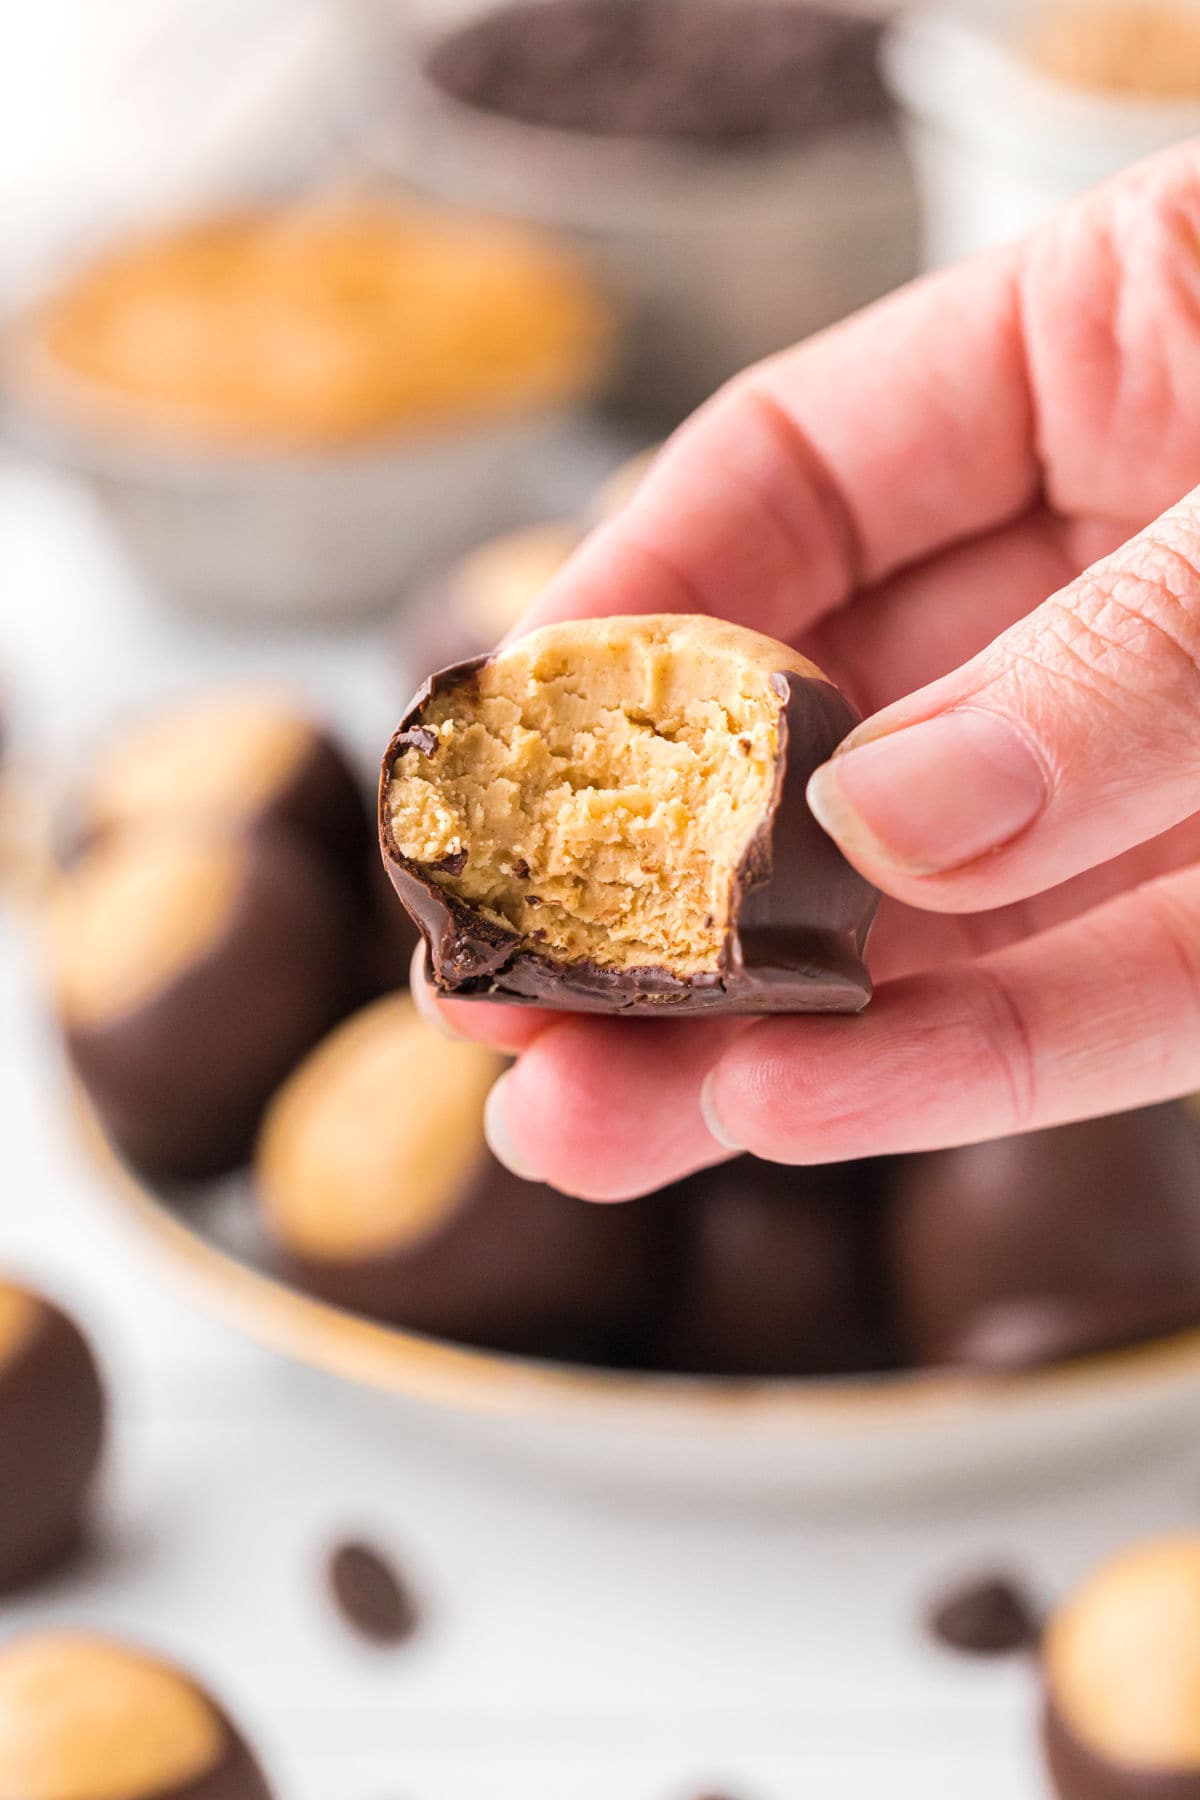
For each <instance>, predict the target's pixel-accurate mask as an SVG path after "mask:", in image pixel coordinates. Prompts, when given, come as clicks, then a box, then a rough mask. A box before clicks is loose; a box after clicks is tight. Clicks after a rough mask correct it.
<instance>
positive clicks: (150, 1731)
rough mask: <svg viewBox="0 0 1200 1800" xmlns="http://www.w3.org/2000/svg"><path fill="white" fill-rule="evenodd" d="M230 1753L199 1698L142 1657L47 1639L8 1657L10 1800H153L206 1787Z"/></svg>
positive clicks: (0, 1711) (51, 1635)
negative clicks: (207, 1777) (203, 1781)
mask: <svg viewBox="0 0 1200 1800" xmlns="http://www.w3.org/2000/svg"><path fill="white" fill-rule="evenodd" d="M224 1749H225V1732H224V1729H223V1727H222V1725H221V1722H220V1720H219V1718H218V1717H217V1715H216V1713H215V1712H214V1711H213V1709H212V1707H211V1706H210V1705H209V1703H208V1701H207V1700H206V1699H205V1698H204V1696H203V1694H201V1693H200V1691H199V1689H198V1688H196V1687H195V1686H193V1684H192V1683H191V1682H189V1681H188V1680H186V1678H185V1677H184V1676H182V1675H181V1674H179V1673H178V1671H177V1670H175V1669H171V1668H168V1667H165V1666H164V1665H163V1664H161V1663H158V1662H155V1661H153V1660H152V1659H151V1658H150V1657H148V1656H145V1655H142V1654H140V1653H139V1652H137V1651H135V1650H130V1649H127V1648H125V1647H124V1646H123V1645H121V1644H116V1643H111V1642H109V1641H107V1640H106V1639H104V1638H98V1637H87V1636H82V1635H79V1636H76V1635H74V1634H68V1633H58V1632H46V1633H44V1634H39V1635H38V1636H36V1637H28V1638H22V1639H19V1640H18V1641H17V1642H16V1643H13V1644H11V1645H9V1646H8V1647H7V1648H6V1649H4V1650H2V1651H0V1794H3V1795H4V1796H5V1797H6V1800H8V1797H9V1796H11V1800H18V1796H19V1800H150V1796H152V1795H157V1794H161V1793H164V1792H169V1791H172V1790H174V1789H175V1788H181V1787H184V1786H186V1785H187V1784H189V1783H190V1782H192V1781H194V1780H196V1778H197V1777H198V1776H200V1775H203V1774H204V1773H205V1772H206V1771H207V1770H209V1769H211V1768H212V1767H214V1765H215V1764H216V1763H217V1762H218V1761H219V1760H220V1758H221V1757H222V1755H223V1753H224Z"/></svg>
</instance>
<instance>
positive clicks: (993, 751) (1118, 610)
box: [809, 490, 1200, 912]
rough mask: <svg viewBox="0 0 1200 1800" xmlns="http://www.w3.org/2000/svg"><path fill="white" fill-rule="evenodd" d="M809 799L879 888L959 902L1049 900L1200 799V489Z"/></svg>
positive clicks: (910, 711)
mask: <svg viewBox="0 0 1200 1800" xmlns="http://www.w3.org/2000/svg"><path fill="white" fill-rule="evenodd" d="M969 603H970V596H969V595H966V596H964V604H968V605H969ZM809 803H810V805H811V806H812V809H813V811H814V813H815V814H816V816H817V818H818V819H819V820H820V822H821V824H822V825H823V826H824V827H825V829H826V831H828V832H829V833H830V835H831V836H832V837H834V838H836V839H837V841H838V843H839V844H840V845H841V846H842V848H843V850H844V851H845V852H846V854H847V856H849V858H850V859H851V861H852V862H854V863H855V864H856V865H857V866H858V867H859V868H860V869H862V870H863V872H864V873H866V874H868V875H869V876H870V877H871V879H872V880H873V881H875V882H876V883H877V885H878V886H880V887H882V888H885V889H886V890H887V891H888V892H889V893H891V894H894V895H896V896H897V897H898V898H900V899H902V900H907V901H909V902H910V903H911V904H913V905H916V906H921V907H926V908H931V909H934V910H939V911H945V912H959V911H962V912H966V911H977V910H982V909H985V908H989V907H994V906H1002V905H1006V904H1008V903H1009V902H1010V901H1015V900H1021V899H1024V898H1026V897H1027V896H1028V895H1030V894H1034V893H1040V892H1041V891H1043V890H1044V889H1046V888H1049V887H1053V886H1054V885H1056V884H1057V883H1058V882H1060V881H1065V880H1067V879H1068V878H1069V877H1070V876H1072V875H1077V874H1079V873H1080V872H1081V871H1082V870H1084V869H1088V868H1092V867H1094V866H1095V865H1096V864H1098V863H1102V862H1107V861H1108V860H1109V859H1110V858H1112V857H1114V856H1117V855H1119V854H1120V853H1121V852H1122V851H1124V850H1128V849H1130V848H1132V847H1133V846H1134V845H1135V844H1139V843H1143V842H1145V841H1146V840H1147V839H1148V838H1151V837H1155V836H1157V835H1158V833H1160V832H1162V831H1166V830H1167V829H1169V827H1171V826H1172V825H1176V824H1178V823H1179V822H1180V820H1182V819H1185V818H1187V817H1188V816H1189V815H1190V814H1191V813H1194V812H1196V811H1197V810H1198V809H1200V490H1195V491H1193V492H1192V493H1191V494H1189V495H1188V496H1187V498H1186V499H1185V500H1182V501H1181V502H1180V503H1179V504H1178V505H1177V506H1175V507H1172V508H1171V510H1170V511H1169V512H1167V513H1164V514H1163V516H1162V517H1161V518H1160V519H1158V520H1156V521H1155V523H1154V524H1153V525H1151V526H1149V527H1148V528H1147V529H1146V530H1145V531H1143V532H1141V533H1139V535H1138V536H1137V537H1134V538H1131V539H1130V540H1129V541H1128V543H1126V544H1124V545H1122V546H1121V548H1120V549H1119V550H1118V551H1116V552H1115V553H1114V554H1113V555H1112V556H1109V557H1106V558H1105V559H1104V560H1103V561H1102V562H1098V563H1095V564H1093V565H1092V567H1091V568H1089V569H1086V570H1085V571H1084V573H1083V574H1082V575H1081V576H1079V578H1078V580H1076V581H1073V582H1072V583H1071V584H1070V586H1069V587H1066V588H1063V589H1062V590H1061V591H1060V592H1059V593H1057V594H1053V595H1052V596H1051V597H1050V598H1049V599H1048V600H1046V601H1045V602H1044V603H1043V604H1042V605H1041V606H1040V607H1038V608H1037V610H1036V611H1035V612H1032V613H1030V614H1029V615H1028V617H1026V618H1024V619H1022V620H1021V621H1020V622H1019V623H1018V624H1016V625H1014V626H1013V627H1011V629H1009V630H1008V631H1006V632H1005V633H1004V634H1003V635H1002V636H1001V637H999V638H997V639H996V640H995V641H994V642H993V643H992V644H991V645H989V647H988V648H987V649H986V650H984V651H982V652H981V653H980V655H978V656H976V657H974V658H973V659H972V660H971V661H970V662H969V663H966V664H965V665H964V666H963V667H962V668H960V669H958V670H956V671H955V672H954V673H953V674H952V675H948V676H945V677H944V678H943V679H941V680H940V681H936V682H933V683H932V684H931V685H930V686H929V687H926V688H923V689H921V690H920V691H919V692H917V693H915V694H912V695H910V696H909V697H908V698H907V699H905V700H902V701H899V702H898V703H897V704H896V705H894V706H890V707H888V708H887V709H886V710H885V711H883V712H881V713H877V714H876V715H875V717H874V718H872V719H869V720H867V722H866V723H865V724H863V725H861V726H860V727H859V728H858V730H857V731H854V732H852V733H851V735H850V736H849V737H848V738H847V739H846V741H845V743H844V744H842V745H841V747H840V748H839V750H838V751H837V753H836V754H835V756H834V757H833V759H832V760H831V761H830V762H827V763H825V764H824V766H823V767H822V768H820V769H818V770H817V772H816V774H815V775H814V776H813V778H812V782H811V784H810V788H809Z"/></svg>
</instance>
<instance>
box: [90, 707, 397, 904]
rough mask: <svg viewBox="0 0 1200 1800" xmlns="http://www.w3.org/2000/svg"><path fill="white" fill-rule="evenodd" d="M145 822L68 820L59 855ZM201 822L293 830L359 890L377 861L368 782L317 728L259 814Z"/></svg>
mask: <svg viewBox="0 0 1200 1800" xmlns="http://www.w3.org/2000/svg"><path fill="white" fill-rule="evenodd" d="M151 816H153V815H151ZM173 817H174V815H172V818H173ZM144 822H148V820H143V819H140V818H138V817H131V818H130V819H129V820H127V821H120V822H118V821H115V820H114V821H112V822H110V823H107V824H102V825H93V824H91V823H89V822H88V821H87V820H86V819H85V820H84V821H83V822H82V824H80V822H79V820H78V819H76V820H75V821H74V824H72V821H71V820H70V819H68V820H67V821H66V822H65V826H64V831H63V842H62V843H61V845H60V849H59V855H60V858H61V860H62V862H63V863H64V864H66V865H70V864H71V863H73V862H75V861H76V860H77V859H78V857H79V856H80V855H81V854H83V853H84V852H86V851H87V850H88V849H90V848H91V847H92V845H94V844H96V843H98V842H101V841H103V840H104V839H106V838H107V837H108V836H109V834H110V833H111V832H113V831H120V830H136V829H137V828H138V826H139V825H140V824H142V823H144ZM197 823H201V824H204V825H206V826H213V827H216V828H218V829H226V828H228V829H237V830H244V831H247V832H258V831H264V832H266V833H267V834H268V835H270V836H274V835H275V833H276V832H278V831H284V832H288V833H291V834H293V835H294V836H296V837H298V838H299V839H300V840H301V841H302V842H303V843H304V844H306V845H307V846H308V848H309V849H310V850H312V851H313V852H314V853H315V854H316V855H318V856H319V857H320V858H321V859H322V861H324V862H326V863H327V864H328V865H329V867H330V868H331V869H333V870H334V871H335V872H336V873H337V874H338V875H339V876H340V877H341V878H342V879H343V880H344V881H346V882H347V883H348V885H349V886H350V887H351V888H352V889H353V890H354V891H355V893H356V894H357V893H361V892H363V891H364V889H365V887H366V885H367V883H368V879H369V871H370V868H371V865H372V864H373V863H374V862H375V860H376V855H375V848H374V845H373V843H372V833H371V814H370V807H369V806H368V804H367V798H366V794H365V791H364V784H363V783H362V782H361V781H360V779H359V777H358V775H357V774H356V773H355V771H354V770H353V769H352V768H351V766H350V763H349V761H348V759H347V757H346V756H345V754H344V753H343V751H342V750H341V748H340V746H339V745H338V744H337V743H336V742H335V741H334V739H333V738H332V737H331V736H330V735H329V733H328V732H326V731H321V730H319V729H316V728H314V730H313V732H312V736H311V738H310V741H309V745H308V749H307V751H306V752H305V753H304V754H303V755H302V756H301V757H300V758H299V759H298V761H297V762H296V763H295V765H294V767H293V768H292V769H291V770H290V771H289V772H288V774H287V776H286V778H285V779H284V780H283V781H282V782H281V783H280V785H279V786H278V787H277V788H276V789H275V790H274V792H273V793H270V794H268V795H266V797H265V799H264V801H263V804H262V806H261V807H260V809H259V810H258V811H257V812H255V813H252V814H251V815H250V816H249V817H248V818H243V817H242V816H241V814H240V813H239V812H237V810H236V807H235V806H234V805H231V807H230V810H229V811H228V812H226V811H224V810H222V809H219V808H214V809H213V811H212V812H211V813H210V814H208V815H207V816H205V817H203V818H201V819H200V820H198V821H197Z"/></svg>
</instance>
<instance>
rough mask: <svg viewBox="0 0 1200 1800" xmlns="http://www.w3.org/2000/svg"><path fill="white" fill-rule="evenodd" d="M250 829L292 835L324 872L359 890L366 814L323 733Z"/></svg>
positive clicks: (366, 855)
mask: <svg viewBox="0 0 1200 1800" xmlns="http://www.w3.org/2000/svg"><path fill="white" fill-rule="evenodd" d="M250 823H251V824H252V826H254V827H256V828H258V827H261V828H263V829H265V830H267V831H275V830H283V831H291V832H295V834H296V835H297V837H299V838H301V839H302V840H303V841H304V842H305V843H306V844H307V845H308V846H309V847H310V849H312V850H313V851H315V852H316V854H317V855H319V856H321V857H323V858H324V859H325V860H326V861H327V862H328V864H329V866H330V868H331V869H333V870H335V871H336V872H337V873H339V874H340V875H341V876H342V877H343V878H344V879H346V880H347V881H348V882H349V883H350V885H351V886H352V887H353V888H354V889H355V890H356V891H360V892H361V891H362V890H363V888H364V887H365V884H366V882H367V878H368V870H369V867H370V861H371V860H372V858H371V855H370V853H371V849H372V846H371V815H370V808H369V807H368V805H367V802H366V797H365V795H364V792H363V785H362V783H361V782H360V780H359V778H358V775H357V774H356V773H355V771H354V770H353V769H352V768H351V766H350V764H349V762H348V760H347V758H346V756H345V755H344V753H343V751H342V750H341V748H340V746H339V745H338V744H336V743H335V742H334V740H333V738H332V737H330V736H329V734H328V733H327V732H324V731H318V732H315V733H314V735H313V738H312V741H311V744H310V746H309V750H308V754H307V755H306V756H302V757H301V758H300V760H299V762H298V763H297V764H296V766H295V768H294V769H293V770H292V772H291V774H290V776H289V778H288V779H287V780H286V781H285V782H284V783H283V785H282V786H281V787H280V788H279V789H278V790H277V792H276V793H274V794H273V795H272V796H271V797H270V799H269V800H268V802H267V804H266V806H265V807H264V808H263V810H262V812H261V813H259V815H258V817H257V818H256V819H254V820H252V821H250Z"/></svg>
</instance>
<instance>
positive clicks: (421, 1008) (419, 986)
mask: <svg viewBox="0 0 1200 1800" xmlns="http://www.w3.org/2000/svg"><path fill="white" fill-rule="evenodd" d="M408 986H409V992H410V993H411V995H412V1000H413V1005H414V1006H415V1007H416V1009H417V1011H418V1012H419V1013H420V1015H421V1017H422V1018H423V1019H424V1021H425V1023H426V1024H427V1025H432V1027H433V1029H434V1030H435V1031H437V1032H440V1034H441V1036H442V1037H444V1038H449V1039H450V1040H451V1042H452V1043H455V1044H465V1043H467V1042H468V1040H467V1039H466V1038H465V1037H464V1036H463V1034H462V1032H461V1031H455V1029H454V1027H453V1025H451V1023H450V1021H449V1020H448V1019H447V1017H446V1015H445V1013H444V1012H443V1011H442V1009H441V1007H440V1006H439V1005H438V1003H437V995H436V994H435V993H434V991H433V989H432V988H431V987H430V985H429V983H428V981H426V979H425V946H424V944H418V945H417V947H416V949H415V950H414V951H413V958H412V968H411V970H410V972H409V981H408Z"/></svg>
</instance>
